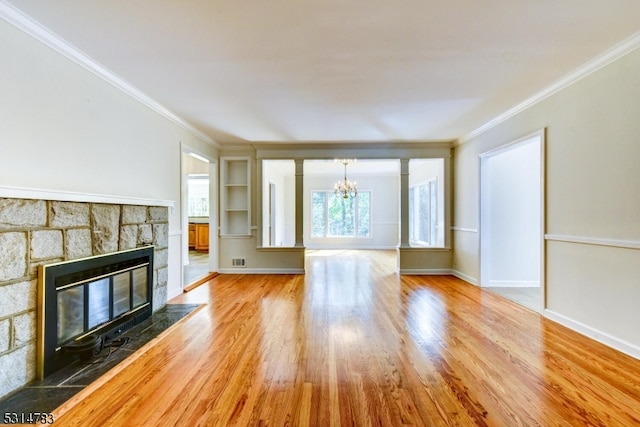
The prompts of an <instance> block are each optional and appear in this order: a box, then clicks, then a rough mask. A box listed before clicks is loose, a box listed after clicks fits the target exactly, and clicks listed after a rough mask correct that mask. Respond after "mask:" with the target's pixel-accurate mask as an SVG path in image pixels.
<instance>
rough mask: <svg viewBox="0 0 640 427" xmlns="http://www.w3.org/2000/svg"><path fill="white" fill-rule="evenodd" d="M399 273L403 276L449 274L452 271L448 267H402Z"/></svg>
mask: <svg viewBox="0 0 640 427" xmlns="http://www.w3.org/2000/svg"><path fill="white" fill-rule="evenodd" d="M400 274H403V275H405V276H443V275H446V276H450V275H452V274H453V273H452V272H451V269H450V268H425V269H422V268H403V269H400Z"/></svg>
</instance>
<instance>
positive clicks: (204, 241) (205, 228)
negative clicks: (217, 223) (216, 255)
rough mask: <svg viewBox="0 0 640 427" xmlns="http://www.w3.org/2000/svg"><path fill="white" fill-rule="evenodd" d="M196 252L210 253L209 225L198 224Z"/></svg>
mask: <svg viewBox="0 0 640 427" xmlns="http://www.w3.org/2000/svg"><path fill="white" fill-rule="evenodd" d="M196 251H198V252H209V224H196Z"/></svg>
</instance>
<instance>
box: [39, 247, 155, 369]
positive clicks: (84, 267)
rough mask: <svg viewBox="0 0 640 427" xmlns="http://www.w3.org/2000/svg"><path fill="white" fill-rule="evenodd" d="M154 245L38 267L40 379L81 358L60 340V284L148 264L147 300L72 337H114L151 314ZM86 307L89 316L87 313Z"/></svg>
mask: <svg viewBox="0 0 640 427" xmlns="http://www.w3.org/2000/svg"><path fill="white" fill-rule="evenodd" d="M153 254H154V247H153V246H145V247H142V248H136V249H131V250H126V251H121V252H115V253H111V254H105V255H98V256H94V257H89V258H83V259H79V260H72V261H64V262H60V263H55V264H49V265H43V266H40V267H39V270H38V327H37V343H38V346H37V369H36V371H37V372H36V374H37V377H38V379H40V380H42V379H43V378H44V377H46V376H48V375H50V374H52V373H53V372H55V371H57V370H59V369H61V368H63V367H64V366H66V365H68V364H69V363H72V362H73V361H74V360H76V359H77V356H74V355H72V354H69V353H68V352H66V351H65V350H64V348H62V346H61V345H60V343H59V342H58V331H57V322H58V301H57V293H58V288H61V287H62V288H64V287H68V286H70V285H74V284H78V286H82V285H83V284H85V283H90V282H91V281H93V280H95V279H96V278H99V277H110V276H113V275H115V274H118V273H119V272H122V271H130V270H132V269H135V268H140V267H142V266H146V276H147V277H146V285H147V289H146V292H147V302H146V303H144V304H142V305H140V306H138V307H135V308H133V309H131V310H130V311H127V312H125V313H124V314H122V315H120V316H119V317H116V318H113V319H111V320H109V321H108V322H106V323H103V324H100V325H97V326H96V327H95V328H93V329H90V330H86V331H84V332H83V333H82V334H81V335H79V336H76V337H73V338H72V340H71V341H80V340H83V339H85V338H86V337H88V336H90V335H95V336H97V337H99V338H100V340H101V341H103V342H104V341H105V340H106V339H108V340H111V339H113V338H115V337H116V336H117V335H119V334H121V333H122V332H124V331H126V330H127V329H130V328H131V327H133V326H135V325H137V324H139V323H140V322H142V321H143V320H145V319H147V318H149V317H150V316H151V313H152V309H153ZM86 310H87V308H86V307H85V317H86Z"/></svg>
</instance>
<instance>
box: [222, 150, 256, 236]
mask: <svg viewBox="0 0 640 427" xmlns="http://www.w3.org/2000/svg"><path fill="white" fill-rule="evenodd" d="M220 160H221V168H220V235H221V236H249V235H251V223H250V222H251V209H250V207H251V184H250V183H251V163H250V161H249V158H248V157H223V158H221V159H220Z"/></svg>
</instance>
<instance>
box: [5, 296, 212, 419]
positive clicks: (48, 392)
mask: <svg viewBox="0 0 640 427" xmlns="http://www.w3.org/2000/svg"><path fill="white" fill-rule="evenodd" d="M199 306H200V305H199V304H168V305H166V306H165V307H163V308H161V309H160V310H158V311H157V312H155V313H153V315H152V316H151V317H150V318H149V319H147V320H145V321H143V322H142V323H140V324H139V325H136V326H135V327H133V328H131V329H130V330H128V331H126V332H124V333H123V334H122V335H120V336H119V337H118V339H117V340H115V341H114V342H113V344H114V345H113V346H111V347H108V348H103V349H102V350H101V352H100V353H99V354H97V355H96V357H95V358H94V359H92V360H90V361H87V362H82V361H80V360H78V361H76V362H73V363H72V364H71V365H69V366H67V367H65V368H63V369H61V370H60V371H58V372H55V373H54V374H52V375H50V376H48V377H47V378H45V379H44V380H42V381H34V382H32V383H30V384H28V385H26V386H25V387H23V388H21V389H19V390H17V391H16V392H14V393H12V394H10V395H9V396H7V397H5V398H3V399H0V416H2V417H0V423H5V419H4V414H6V413H18V414H19V413H34V412H41V413H42V412H45V413H47V412H52V411H53V410H54V409H56V408H57V407H58V406H60V405H62V404H63V403H64V402H66V401H67V400H69V399H70V398H71V397H73V396H74V395H75V394H76V393H78V392H79V391H80V390H82V389H83V388H84V387H86V386H88V385H89V384H91V383H92V382H93V381H95V380H97V379H98V378H99V377H100V376H102V375H104V374H105V373H106V372H107V371H109V370H110V369H111V368H113V367H114V366H116V365H117V364H118V363H120V362H122V361H123V360H124V359H126V358H127V357H129V356H131V355H132V354H133V353H134V352H136V351H137V350H139V349H140V348H141V347H143V346H144V345H145V344H147V343H148V342H149V341H151V340H152V339H154V338H155V337H157V336H158V335H160V334H161V333H162V332H163V331H165V330H166V329H167V328H169V327H170V326H172V325H174V324H175V323H177V322H178V321H179V320H181V319H182V318H184V317H185V316H187V315H188V314H189V313H191V312H192V311H194V310H195V309H196V308H198V307H199Z"/></svg>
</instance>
